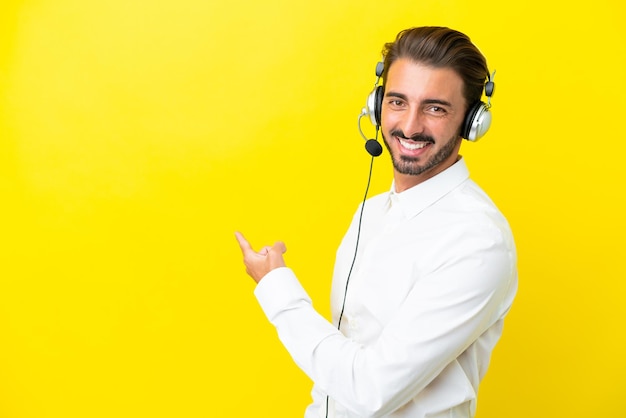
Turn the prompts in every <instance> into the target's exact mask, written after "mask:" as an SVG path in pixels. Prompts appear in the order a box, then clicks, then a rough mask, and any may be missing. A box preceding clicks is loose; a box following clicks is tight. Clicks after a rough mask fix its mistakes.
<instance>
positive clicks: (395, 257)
mask: <svg viewBox="0 0 626 418" xmlns="http://www.w3.org/2000/svg"><path fill="white" fill-rule="evenodd" d="M359 217H360V208H359V210H357V213H356V214H355V216H354V219H353V221H352V224H351V225H350V228H349V229H348V232H347V233H346V235H345V237H344V239H343V241H342V243H341V245H340V246H339V249H338V251H337V259H336V264H335V271H334V275H333V284H332V292H331V307H332V316H333V324H334V325H333V324H331V323H330V322H328V321H327V320H326V319H325V318H324V317H323V316H321V315H320V314H319V313H317V312H316V311H315V310H314V308H313V306H312V303H311V300H310V298H309V296H308V295H307V293H306V292H305V291H304V289H303V288H302V286H301V285H300V283H299V282H298V280H297V278H296V276H295V275H294V273H293V272H292V270H291V269H289V268H287V267H283V268H278V269H275V270H272V271H271V272H270V273H268V274H267V275H266V276H265V277H264V278H263V279H262V280H261V281H260V282H259V284H258V286H257V287H256V289H255V295H256V297H257V299H258V301H259V303H260V305H261V307H262V309H263V311H264V312H265V314H266V315H267V317H268V319H269V320H270V321H271V322H272V324H274V325H275V327H276V329H277V332H278V336H279V338H280V340H281V341H282V343H283V344H284V345H285V347H286V348H287V350H288V351H289V353H290V354H291V356H292V357H293V359H294V361H295V362H296V363H297V364H298V365H299V366H300V367H301V368H302V370H304V372H305V373H306V374H307V375H308V376H309V377H310V378H311V379H312V380H313V382H314V388H313V392H312V396H313V403H312V404H311V405H310V406H309V407H308V408H307V410H306V412H305V417H306V418H318V417H325V416H326V396H327V395H328V396H329V402H328V404H329V411H328V417H335V418H338V417H346V418H347V417H393V418H397V417H411V418H426V417H428V418H433V417H446V418H469V417H473V416H474V413H475V410H476V395H477V391H478V384H479V382H480V380H481V379H482V377H483V376H484V374H485V372H486V370H487V366H488V364H489V359H490V356H491V351H492V349H493V347H494V346H495V344H496V342H497V341H498V339H499V337H500V335H501V333H502V322H503V318H504V316H505V315H506V313H507V312H508V310H509V308H510V307H511V304H512V302H513V298H514V296H515V292H516V289H517V269H516V252H515V245H514V242H513V237H512V234H511V231H510V229H509V226H508V223H507V221H506V219H505V218H504V217H503V216H502V214H501V213H500V212H499V210H498V209H497V208H496V206H495V205H494V204H493V202H492V201H491V200H490V199H489V197H488V196H487V195H486V194H485V193H484V192H483V191H482V190H481V189H480V188H479V187H478V186H477V185H476V184H475V183H474V182H473V181H472V180H470V179H469V172H468V170H467V167H466V165H465V162H464V161H463V159H459V161H457V162H456V163H455V164H454V165H453V166H451V167H450V168H448V169H447V170H445V171H443V172H442V173H440V174H438V175H437V176H435V177H433V178H431V179H429V180H427V181H425V182H423V183H420V184H419V185H417V186H415V187H413V188H411V189H409V190H406V191H404V192H402V193H395V192H394V187H393V185H392V189H391V191H390V192H388V193H383V194H381V195H378V196H375V197H373V198H371V199H368V200H367V201H366V203H365V205H364V211H363V215H362V226H361V234H360V238H359V242H358V254H357V258H356V262H355V264H354V268H353V270H352V273H351V275H350V279H349V283H348V287H347V298H346V303H345V310H344V314H343V317H342V320H341V332H340V331H339V330H337V322H338V318H339V314H340V311H341V307H342V302H343V298H344V292H345V290H346V280H347V278H348V272H349V270H350V266H351V264H352V259H353V257H354V251H355V247H356V245H357V244H356V237H357V229H358V223H359Z"/></svg>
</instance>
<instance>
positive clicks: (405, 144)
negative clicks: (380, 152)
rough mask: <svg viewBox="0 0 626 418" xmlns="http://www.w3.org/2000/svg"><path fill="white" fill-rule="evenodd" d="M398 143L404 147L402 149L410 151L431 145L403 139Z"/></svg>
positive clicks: (399, 139)
mask: <svg viewBox="0 0 626 418" xmlns="http://www.w3.org/2000/svg"><path fill="white" fill-rule="evenodd" d="M398 141H400V145H402V148H406V149H408V150H410V151H414V150H418V149H422V148H424V147H425V146H426V145H429V144H430V142H417V141H413V140H411V139H403V138H398Z"/></svg>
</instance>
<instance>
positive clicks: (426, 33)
mask: <svg viewBox="0 0 626 418" xmlns="http://www.w3.org/2000/svg"><path fill="white" fill-rule="evenodd" d="M383 56H384V59H385V69H384V72H383V76H382V77H383V84H385V83H386V81H387V71H388V70H389V68H390V67H391V64H393V63H394V62H395V61H396V60H397V59H399V58H409V59H411V60H413V61H415V62H419V63H422V64H425V65H428V66H431V67H435V68H451V69H453V70H454V71H455V72H456V73H457V74H458V75H459V77H461V79H462V80H463V86H464V91H463V96H464V97H465V99H466V100H467V105H468V106H471V105H473V104H474V103H476V102H478V101H480V98H481V96H482V92H483V88H484V86H485V81H486V80H487V79H488V78H489V70H488V68H487V61H486V59H485V57H484V56H483V54H482V53H481V52H480V51H479V50H478V48H476V46H475V45H474V44H473V43H472V41H470V38H469V37H468V36H467V35H465V34H463V33H461V32H459V31H456V30H453V29H449V28H446V27H439V26H423V27H416V28H410V29H406V30H403V31H402V32H400V33H398V36H397V37H396V40H395V41H394V42H390V43H387V44H385V46H384V49H383Z"/></svg>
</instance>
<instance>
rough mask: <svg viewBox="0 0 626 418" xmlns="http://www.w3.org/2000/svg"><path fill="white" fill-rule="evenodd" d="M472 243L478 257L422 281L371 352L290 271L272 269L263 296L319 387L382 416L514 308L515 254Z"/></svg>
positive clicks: (362, 412)
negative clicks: (320, 307) (319, 307)
mask: <svg viewBox="0 0 626 418" xmlns="http://www.w3.org/2000/svg"><path fill="white" fill-rule="evenodd" d="M467 244H468V242H467V241H465V242H464V243H463V247H464V248H466V247H467ZM469 244H475V246H474V247H473V249H472V251H465V252H462V251H460V252H459V253H458V254H461V255H460V256H458V257H457V258H455V259H453V260H450V262H449V263H447V264H445V265H442V266H441V267H440V268H438V269H437V270H436V271H431V272H428V274H426V275H425V276H424V277H423V278H422V279H420V280H419V281H418V282H417V284H416V285H415V286H414V288H413V289H412V290H411V292H410V293H409V294H408V295H407V297H406V299H405V301H404V302H403V304H402V306H401V307H400V308H399V310H398V313H397V314H396V315H395V316H394V318H392V319H391V320H390V321H389V323H388V324H386V326H385V328H384V330H383V332H382V334H381V335H380V337H379V338H378V340H377V341H376V343H375V344H372V345H368V346H364V345H362V344H359V343H357V342H355V341H353V340H350V339H348V338H346V337H345V336H344V335H343V334H342V333H340V332H339V331H338V330H337V329H336V328H335V327H334V326H333V325H332V324H331V323H330V322H328V321H327V320H326V319H325V318H324V317H322V316H321V315H320V314H319V313H317V312H316V311H315V310H314V308H313V306H312V303H311V299H310V298H309V296H308V295H307V293H306V292H305V290H304V289H303V288H302V286H301V285H300V283H299V282H298V280H297V278H296V276H295V275H294V273H293V271H292V270H290V269H289V268H286V267H284V268H279V269H275V270H273V271H271V272H270V273H269V274H268V275H267V276H266V277H265V278H263V280H261V282H260V283H259V285H258V286H257V288H256V289H255V295H256V297H257V299H258V301H259V303H260V305H261V307H262V309H263V311H264V312H265V314H266V315H267V317H268V319H269V320H270V321H271V322H272V324H274V326H275V327H276V329H277V332H278V335H279V338H280V340H281V342H282V343H283V344H284V345H285V347H286V348H287V350H288V351H289V353H290V354H291V356H292V357H293V359H294V361H295V362H296V364H298V366H299V367H300V368H302V370H303V371H304V372H305V373H306V374H307V375H308V376H309V377H310V378H311V379H312V380H313V381H314V382H315V384H316V385H317V386H319V387H320V388H321V389H322V390H324V391H325V392H326V393H328V394H329V396H330V397H331V398H333V399H335V400H336V401H337V402H339V403H340V404H342V405H343V406H344V407H346V408H348V409H349V410H351V411H353V412H354V413H356V414H358V415H359V416H368V417H380V416H384V415H387V414H389V413H391V412H393V411H394V410H396V409H398V408H399V407H401V406H402V405H404V404H405V403H406V402H408V401H409V400H411V399H412V398H413V397H415V396H416V395H417V394H418V393H419V392H420V391H422V390H423V389H424V388H425V387H426V386H427V385H428V384H429V383H430V382H431V381H432V380H433V379H434V378H435V377H437V375H438V374H439V373H441V372H442V370H444V368H445V367H446V366H447V365H448V364H450V363H451V362H453V361H454V360H455V359H456V358H457V357H458V356H459V355H460V354H461V353H462V352H463V351H465V350H466V349H467V348H468V347H469V346H470V345H471V344H472V343H473V342H475V341H476V340H477V339H478V338H479V336H480V335H481V334H482V333H483V332H485V331H486V330H487V329H488V328H489V327H490V326H492V325H493V324H494V323H495V322H496V321H498V319H500V318H501V317H502V316H503V315H504V314H505V312H506V311H507V310H508V306H510V302H511V301H512V294H513V293H514V284H515V283H516V281H515V278H516V276H515V269H514V267H513V266H514V255H512V254H511V252H510V251H509V250H508V249H507V248H506V245H502V243H499V244H498V243H493V242H484V240H482V242H475V243H471V242H470V243H469ZM452 250H454V249H452ZM459 250H462V249H459ZM452 252H454V251H452Z"/></svg>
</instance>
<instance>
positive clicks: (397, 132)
mask: <svg viewBox="0 0 626 418" xmlns="http://www.w3.org/2000/svg"><path fill="white" fill-rule="evenodd" d="M390 134H391V135H392V136H397V137H398V138H402V139H410V140H412V141H421V142H430V143H431V144H434V143H435V138H433V137H432V136H429V135H424V134H413V135H411V136H406V135H405V134H404V132H402V130H401V129H394V130H392V131H391V132H390Z"/></svg>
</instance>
